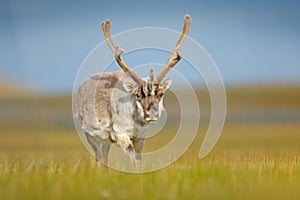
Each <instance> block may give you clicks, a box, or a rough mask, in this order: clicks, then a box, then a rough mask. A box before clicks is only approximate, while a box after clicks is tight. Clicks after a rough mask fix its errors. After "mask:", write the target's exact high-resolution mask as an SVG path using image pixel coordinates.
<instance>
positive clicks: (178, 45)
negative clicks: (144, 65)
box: [156, 15, 192, 83]
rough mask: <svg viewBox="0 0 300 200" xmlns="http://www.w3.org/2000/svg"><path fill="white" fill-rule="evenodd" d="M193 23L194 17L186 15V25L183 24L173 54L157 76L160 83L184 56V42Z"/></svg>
mask: <svg viewBox="0 0 300 200" xmlns="http://www.w3.org/2000/svg"><path fill="white" fill-rule="evenodd" d="M191 23H192V18H191V16H190V15H185V16H184V25H183V29H182V33H181V35H180V37H179V39H178V41H177V42H176V44H175V46H174V48H173V49H172V52H171V55H170V57H169V59H168V61H167V63H166V65H165V66H164V67H163V68H162V70H161V71H160V72H159V73H158V75H157V77H156V82H157V83H160V82H161V81H162V80H163V78H164V77H165V76H166V75H167V73H168V72H169V71H170V69H171V68H172V67H173V66H174V65H176V63H178V62H179V60H180V59H181V57H182V48H181V46H182V43H183V41H184V39H185V38H186V36H187V35H188V33H189V31H190V25H191Z"/></svg>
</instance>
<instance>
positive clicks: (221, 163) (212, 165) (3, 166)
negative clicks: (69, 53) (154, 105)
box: [0, 124, 300, 199]
mask: <svg viewBox="0 0 300 200" xmlns="http://www.w3.org/2000/svg"><path fill="white" fill-rule="evenodd" d="M299 128H300V125H298V124H286V125H278V124H266V125H259V126H249V125H228V126H226V127H225V129H224V131H223V134H222V136H221V138H220V141H219V142H218V144H217V146H216V147H215V149H214V150H213V152H212V153H211V154H210V155H208V156H207V157H206V158H205V159H202V160H200V159H199V158H198V150H199V146H200V144H201V138H202V137H201V136H200V137H197V138H196V140H195V141H194V143H193V145H192V147H191V148H190V149H189V150H188V152H187V153H186V154H184V156H183V157H182V158H180V159H179V160H178V161H177V162H175V163H174V164H172V165H171V166H169V167H167V168H165V169H162V170H159V171H156V172H151V173H146V174H127V173H123V172H118V171H115V170H113V169H108V168H105V167H103V166H98V165H97V164H96V163H95V161H94V159H93V158H92V157H91V156H90V155H89V154H88V153H87V151H86V150H85V149H84V147H83V146H82V145H81V143H80V141H79V139H78V136H77V135H76V132H75V131H74V130H64V131H62V130H48V131H47V130H46V131H44V132H43V131H42V130H40V131H41V132H40V131H37V132H31V133H27V134H22V133H20V132H19V131H18V130H19V128H16V129H15V130H16V131H11V132H10V133H8V134H1V136H0V150H1V151H0V199H96V198H97V199H299V198H300V193H299V190H300V146H299V144H300V143H299V141H300V135H299V132H298V131H299V130H300V129H299ZM170 131H171V129H170ZM163 138H164V137H162V138H161V139H160V140H163ZM152 140H153V141H152V142H153V143H155V140H156V139H155V138H153V139H152ZM157 140H158V139H157ZM152 142H151V140H149V144H148V145H151V143H152Z"/></svg>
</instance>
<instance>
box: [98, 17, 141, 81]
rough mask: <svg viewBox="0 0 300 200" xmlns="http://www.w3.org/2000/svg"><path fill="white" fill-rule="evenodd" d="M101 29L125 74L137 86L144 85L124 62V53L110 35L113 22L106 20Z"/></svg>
mask: <svg viewBox="0 0 300 200" xmlns="http://www.w3.org/2000/svg"><path fill="white" fill-rule="evenodd" d="M101 27H102V30H103V33H104V39H105V41H106V43H107V45H108V46H109V47H110V49H111V51H112V52H113V53H114V56H115V59H116V61H117V63H118V64H119V65H120V67H121V68H122V69H123V70H124V72H125V73H126V74H127V75H128V76H130V77H131V78H132V79H133V80H134V81H135V82H136V83H137V84H143V83H144V81H143V79H141V78H140V77H139V76H138V75H137V74H136V73H134V72H133V71H132V70H131V69H130V68H129V67H128V65H127V64H126V63H125V61H124V60H123V58H122V54H123V53H124V51H123V50H122V49H121V48H120V47H119V46H116V45H115V44H114V42H113V40H112V39H111V35H110V27H111V21H110V20H106V21H105V22H101Z"/></svg>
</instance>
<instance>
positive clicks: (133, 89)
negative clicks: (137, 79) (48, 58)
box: [123, 82, 137, 93]
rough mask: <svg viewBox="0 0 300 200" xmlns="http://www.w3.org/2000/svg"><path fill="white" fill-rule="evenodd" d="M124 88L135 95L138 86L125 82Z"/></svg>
mask: <svg viewBox="0 0 300 200" xmlns="http://www.w3.org/2000/svg"><path fill="white" fill-rule="evenodd" d="M123 86H124V88H125V90H126V91H127V92H131V93H134V91H135V90H136V88H137V85H136V84H134V83H130V82H125V83H124V84H123Z"/></svg>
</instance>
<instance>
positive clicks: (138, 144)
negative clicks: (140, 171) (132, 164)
mask: <svg viewBox="0 0 300 200" xmlns="http://www.w3.org/2000/svg"><path fill="white" fill-rule="evenodd" d="M144 141H145V139H144V138H137V139H135V140H134V141H133V146H134V150H135V159H136V161H137V164H141V163H142V151H143V148H144Z"/></svg>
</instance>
